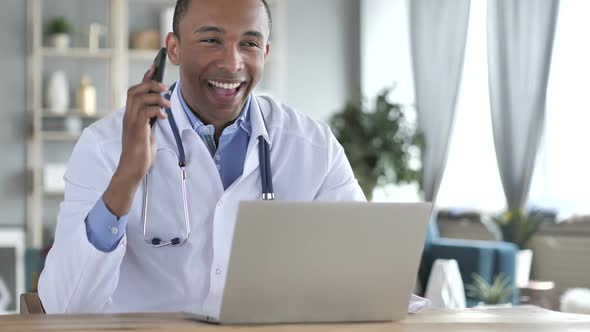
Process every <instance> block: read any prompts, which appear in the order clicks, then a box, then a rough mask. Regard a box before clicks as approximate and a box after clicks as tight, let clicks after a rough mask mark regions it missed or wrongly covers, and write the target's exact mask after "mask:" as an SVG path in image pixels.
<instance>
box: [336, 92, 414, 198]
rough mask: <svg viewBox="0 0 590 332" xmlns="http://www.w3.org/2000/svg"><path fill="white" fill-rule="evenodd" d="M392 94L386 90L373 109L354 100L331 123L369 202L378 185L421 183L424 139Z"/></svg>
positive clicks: (359, 100) (379, 96)
mask: <svg viewBox="0 0 590 332" xmlns="http://www.w3.org/2000/svg"><path fill="white" fill-rule="evenodd" d="M392 91H393V88H386V89H384V90H383V91H382V92H381V93H380V94H379V95H378V96H377V98H376V101H375V104H374V105H373V107H366V106H365V105H364V103H363V100H362V98H359V99H357V100H352V101H350V102H348V103H347V104H346V106H345V107H344V109H343V110H341V111H340V112H338V113H336V114H334V115H333V116H332V117H331V119H330V121H329V123H330V126H331V128H332V131H333V132H334V135H335V136H336V139H338V141H339V142H340V144H341V145H342V147H343V148H344V151H345V152H346V156H347V157H348V160H349V161H350V164H351V166H352V169H353V171H354V174H355V176H356V178H357V179H358V181H359V184H360V186H361V188H362V189H363V192H364V193H365V196H366V197H367V199H368V200H370V199H371V197H372V193H373V189H374V188H375V187H376V186H377V185H386V184H392V183H395V184H402V183H416V182H417V183H418V184H420V183H421V181H420V180H421V175H422V173H421V166H420V162H419V160H420V152H421V150H422V148H423V147H424V139H423V136H422V135H421V134H420V133H419V132H418V131H417V130H416V128H415V127H414V126H412V125H411V124H410V123H409V122H408V120H407V117H406V114H405V112H404V108H403V107H402V105H400V104H397V103H392V102H390V101H389V100H388V97H389V94H390V93H391V92H392ZM415 161H417V162H415ZM416 164H417V165H416Z"/></svg>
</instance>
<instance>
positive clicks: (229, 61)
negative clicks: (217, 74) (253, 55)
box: [219, 47, 244, 73]
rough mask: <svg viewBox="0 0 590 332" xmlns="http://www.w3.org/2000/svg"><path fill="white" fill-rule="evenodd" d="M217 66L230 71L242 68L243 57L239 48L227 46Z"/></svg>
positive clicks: (233, 71)
mask: <svg viewBox="0 0 590 332" xmlns="http://www.w3.org/2000/svg"><path fill="white" fill-rule="evenodd" d="M219 68H221V69H223V70H225V71H227V72H230V73H235V72H238V71H240V70H242V69H243V68H244V59H243V57H242V54H241V53H240V50H239V49H236V48H235V47H228V48H227V49H226V50H225V52H224V54H223V58H222V59H221V61H220V62H219Z"/></svg>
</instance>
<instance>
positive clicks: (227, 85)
mask: <svg viewBox="0 0 590 332" xmlns="http://www.w3.org/2000/svg"><path fill="white" fill-rule="evenodd" d="M209 84H211V85H213V86H214V87H216V88H221V89H227V90H233V89H237V88H238V87H239V86H240V85H241V84H242V83H231V84H230V83H220V82H215V81H209Z"/></svg>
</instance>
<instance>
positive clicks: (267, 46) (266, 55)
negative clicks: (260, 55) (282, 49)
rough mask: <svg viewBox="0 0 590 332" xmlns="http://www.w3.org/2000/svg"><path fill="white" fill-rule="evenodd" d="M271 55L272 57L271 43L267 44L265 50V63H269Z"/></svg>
mask: <svg viewBox="0 0 590 332" xmlns="http://www.w3.org/2000/svg"><path fill="white" fill-rule="evenodd" d="M269 55H270V42H267V43H266V47H265V48H264V61H268V57H269Z"/></svg>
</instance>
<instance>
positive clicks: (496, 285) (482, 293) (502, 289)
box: [465, 273, 512, 306]
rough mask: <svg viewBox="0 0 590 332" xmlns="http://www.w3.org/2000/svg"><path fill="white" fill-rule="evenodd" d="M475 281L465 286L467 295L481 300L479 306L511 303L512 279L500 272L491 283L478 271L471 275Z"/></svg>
mask: <svg viewBox="0 0 590 332" xmlns="http://www.w3.org/2000/svg"><path fill="white" fill-rule="evenodd" d="M471 276H472V278H473V283H472V284H469V285H467V286H465V289H466V290H467V296H470V297H472V298H475V299H477V300H478V301H479V306H483V305H486V306H492V305H493V306H499V305H509V303H511V301H510V300H511V297H512V286H510V279H509V278H508V277H507V276H505V275H503V274H502V273H500V274H499V275H497V276H496V277H495V278H494V281H493V282H492V284H491V285H490V284H489V283H488V282H487V281H486V280H485V279H484V278H482V276H480V275H479V274H477V273H474V274H472V275H471Z"/></svg>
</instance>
